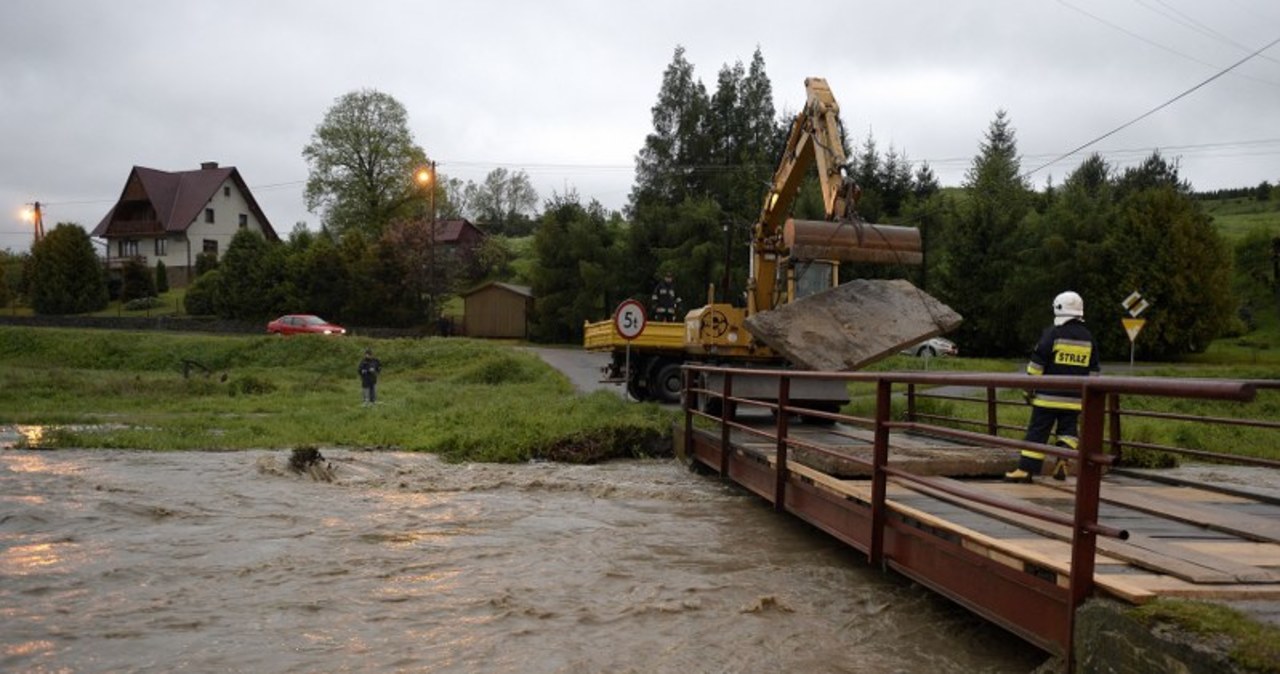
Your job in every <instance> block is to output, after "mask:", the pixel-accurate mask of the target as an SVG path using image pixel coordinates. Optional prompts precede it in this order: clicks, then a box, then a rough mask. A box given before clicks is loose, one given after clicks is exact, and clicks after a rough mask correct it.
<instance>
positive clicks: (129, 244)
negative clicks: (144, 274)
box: [119, 239, 138, 257]
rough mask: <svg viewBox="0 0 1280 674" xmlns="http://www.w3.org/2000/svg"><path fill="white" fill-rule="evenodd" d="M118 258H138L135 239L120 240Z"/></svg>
mask: <svg viewBox="0 0 1280 674" xmlns="http://www.w3.org/2000/svg"><path fill="white" fill-rule="evenodd" d="M119 247H120V257H137V256H138V240H137V239H120V244H119Z"/></svg>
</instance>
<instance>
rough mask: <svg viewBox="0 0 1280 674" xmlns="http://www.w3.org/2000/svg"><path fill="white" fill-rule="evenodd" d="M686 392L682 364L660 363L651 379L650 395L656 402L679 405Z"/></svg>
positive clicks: (656, 365)
mask: <svg viewBox="0 0 1280 674" xmlns="http://www.w3.org/2000/svg"><path fill="white" fill-rule="evenodd" d="M683 391H684V373H683V372H682V371H681V370H680V363H676V362H672V361H669V360H665V361H658V362H657V363H656V364H655V365H654V367H653V373H652V375H651V376H650V377H649V393H650V395H651V396H652V397H653V399H654V400H656V401H658V402H660V403H665V404H668V405H678V404H679V403H680V394H681V393H682V392H683Z"/></svg>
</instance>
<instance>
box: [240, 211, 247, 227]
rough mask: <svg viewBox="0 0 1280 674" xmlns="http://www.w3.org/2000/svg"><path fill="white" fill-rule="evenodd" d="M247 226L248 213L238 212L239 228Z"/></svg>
mask: <svg viewBox="0 0 1280 674" xmlns="http://www.w3.org/2000/svg"><path fill="white" fill-rule="evenodd" d="M248 226H249V216H248V215H246V214H244V213H241V214H240V229H244V228H245V227H248Z"/></svg>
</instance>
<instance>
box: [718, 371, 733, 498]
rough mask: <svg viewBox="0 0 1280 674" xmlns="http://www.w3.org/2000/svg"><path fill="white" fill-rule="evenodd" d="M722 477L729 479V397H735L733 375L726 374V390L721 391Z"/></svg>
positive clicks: (730, 373)
mask: <svg viewBox="0 0 1280 674" xmlns="http://www.w3.org/2000/svg"><path fill="white" fill-rule="evenodd" d="M720 393H721V396H720V477H729V452H730V449H731V448H730V446H729V417H730V414H729V407H730V405H729V396H731V395H733V373H732V372H726V373H724V388H722V389H720Z"/></svg>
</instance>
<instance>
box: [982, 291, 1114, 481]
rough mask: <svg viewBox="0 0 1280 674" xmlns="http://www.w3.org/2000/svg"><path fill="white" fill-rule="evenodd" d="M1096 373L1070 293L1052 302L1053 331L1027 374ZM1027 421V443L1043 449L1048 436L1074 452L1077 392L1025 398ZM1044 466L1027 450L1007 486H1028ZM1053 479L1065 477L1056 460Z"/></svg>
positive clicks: (1079, 305)
mask: <svg viewBox="0 0 1280 674" xmlns="http://www.w3.org/2000/svg"><path fill="white" fill-rule="evenodd" d="M1100 371H1101V366H1100V365H1099V363H1098V345H1097V343H1096V342H1094V340H1093V334H1092V333H1090V332H1089V328H1087V327H1085V325H1084V299H1082V298H1081V297H1080V295H1079V294H1077V293H1074V292H1072V291H1070V290H1068V291H1067V292H1064V293H1061V294H1059V295H1058V296H1057V297H1055V298H1053V326H1052V327H1050V328H1046V329H1045V331H1044V334H1042V335H1041V336H1040V341H1039V342H1038V343H1037V344H1036V348H1035V350H1034V351H1032V352H1031V360H1030V361H1029V362H1028V363H1027V374H1029V375H1032V376H1042V375H1076V376H1084V375H1096V374H1098V373H1099V372H1100ZM1030 401H1031V420H1030V421H1029V422H1028V423H1027V433H1026V436H1025V437H1024V438H1023V439H1024V440H1026V441H1027V442H1034V443H1038V444H1046V443H1048V441H1049V436H1050V434H1053V435H1055V436H1056V437H1057V442H1056V443H1055V444H1057V445H1058V446H1060V447H1067V448H1070V449H1076V448H1077V447H1078V446H1079V444H1080V439H1079V437H1077V436H1076V424H1077V422H1078V421H1079V418H1080V392H1079V391H1034V392H1032V393H1031V395H1030ZM1043 467H1044V454H1043V453H1042V452H1036V451H1033V450H1029V449H1024V450H1022V455H1021V456H1020V457H1019V459H1018V468H1017V469H1016V470H1013V471H1011V472H1008V473H1005V474H1004V477H1005V479H1006V480H1008V481H1011V482H1030V481H1031V478H1032V477H1033V476H1035V475H1039V474H1040V471H1041V469H1042V468H1043ZM1053 477H1054V479H1055V480H1065V479H1066V478H1067V463H1066V461H1064V460H1062V459H1058V462H1057V464H1056V465H1055V466H1054V470H1053Z"/></svg>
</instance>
